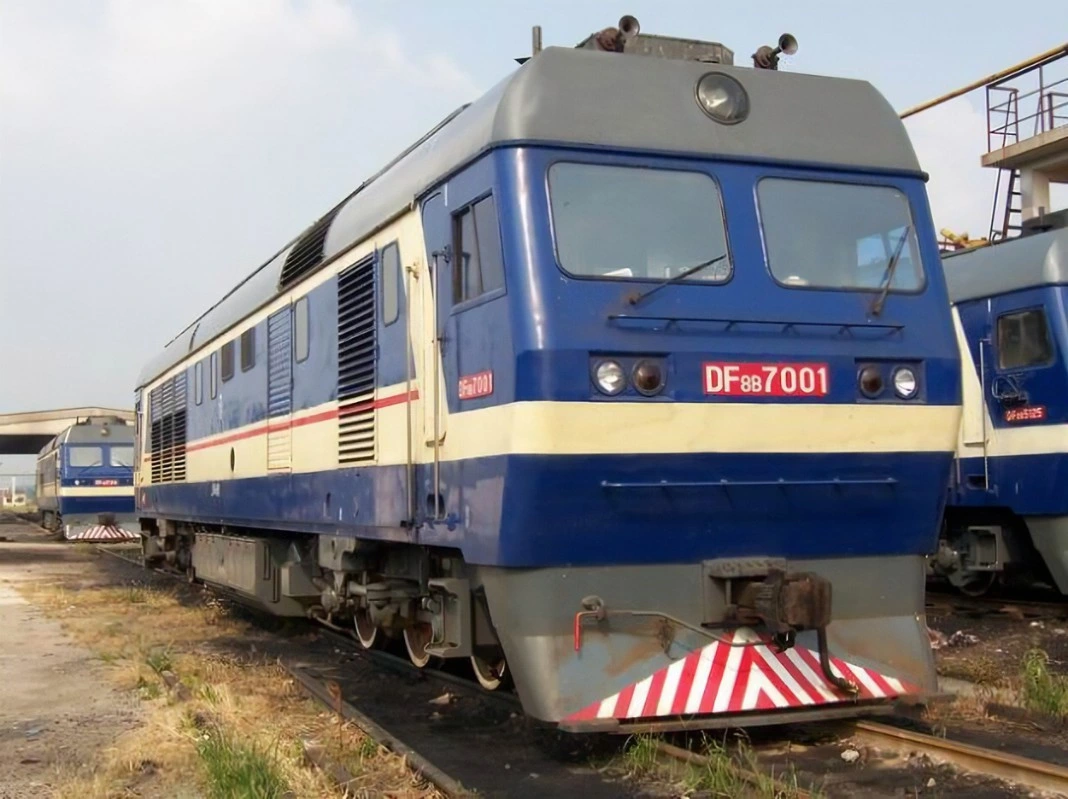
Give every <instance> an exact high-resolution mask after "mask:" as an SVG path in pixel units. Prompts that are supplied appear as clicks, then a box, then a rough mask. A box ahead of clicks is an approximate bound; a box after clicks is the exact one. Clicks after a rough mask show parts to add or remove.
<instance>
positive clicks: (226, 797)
mask: <svg viewBox="0 0 1068 799" xmlns="http://www.w3.org/2000/svg"><path fill="white" fill-rule="evenodd" d="M197 754H198V755H199V756H200V761H201V763H202V764H203V766H204V770H205V771H206V773H207V779H208V796H210V797H212V799H276V798H277V799H281V797H282V796H284V795H285V794H286V793H287V791H288V790H289V786H288V785H286V781H285V779H284V778H283V777H282V775H281V773H280V772H279V770H278V768H277V767H276V766H275V764H274V761H273V759H272V757H271V755H270V753H268V752H265V751H263V750H262V749H260V748H258V747H256V746H253V745H251V744H246V743H240V742H238V741H236V740H234V739H233V738H232V737H230V736H228V735H226V734H224V733H223V732H221V731H220V730H218V729H217V728H213V729H209V730H208V731H207V732H205V733H203V734H202V735H201V736H200V738H199V740H198V741H197Z"/></svg>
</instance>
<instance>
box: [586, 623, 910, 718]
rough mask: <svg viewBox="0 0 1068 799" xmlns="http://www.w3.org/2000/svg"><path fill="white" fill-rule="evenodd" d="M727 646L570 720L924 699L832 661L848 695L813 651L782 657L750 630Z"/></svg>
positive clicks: (713, 647) (898, 683)
mask: <svg viewBox="0 0 1068 799" xmlns="http://www.w3.org/2000/svg"><path fill="white" fill-rule="evenodd" d="M724 640H725V641H728V642H729V643H721V642H715V643H711V644H709V645H708V646H706V647H704V648H702V649H698V650H696V651H694V652H691V653H690V654H689V655H687V656H686V657H684V658H682V659H680V660H676V661H675V662H674V663H672V664H671V665H670V666H665V667H664V668H662V669H660V670H659V671H656V672H654V673H653V674H651V675H649V676H648V677H646V678H645V679H644V680H641V681H640V682H637V683H634V684H632V685H628V686H627V687H626V688H624V689H623V690H622V691H620V692H619V693H615V694H612V695H611V696H608V697H605V698H604V699H602V700H601V701H599V702H594V703H593V704H591V705H589V706H587V707H585V708H583V709H582V710H580V711H578V712H577V713H574V714H572V715H571V716H569V717H568V719H567V721H572V722H575V721H592V720H595V719H642V718H656V717H661V716H684V715H685V716H689V715H703V714H707V713H738V712H742V711H747V710H778V709H783V708H794V707H805V706H812V705H827V704H834V703H837V702H852V701H856V700H858V699H888V698H892V697H896V696H903V695H907V694H914V693H917V692H918V688H917V687H916V686H914V685H911V684H909V683H906V682H904V681H902V680H898V679H895V678H894V677H888V676H887V675H885V674H880V673H879V672H877V671H874V670H872V669H866V668H864V667H862V666H858V665H856V664H854V663H848V662H846V661H844V660H842V659H840V658H836V657H832V658H831V666H832V671H834V673H835V674H836V676H839V677H843V678H845V679H846V680H848V681H850V682H852V683H855V684H856V685H857V687H858V688H859V689H860V691H859V693H858V694H856V695H855V696H854V695H849V694H846V693H844V692H842V691H840V690H839V689H837V688H835V687H834V686H833V685H831V684H830V683H829V682H828V681H827V679H826V678H825V677H824V676H823V673H822V672H821V670H820V662H819V655H817V654H816V653H815V652H813V651H812V650H811V649H806V648H804V647H800V646H795V647H793V648H792V649H787V650H786V651H785V652H776V651H775V650H774V649H772V648H771V647H770V646H768V644H767V643H766V642H765V639H763V638H761V637H759V636H758V635H757V634H756V633H755V632H753V631H752V630H750V629H745V628H742V629H739V630H736V631H734V632H733V633H728V634H727V635H725V636H724Z"/></svg>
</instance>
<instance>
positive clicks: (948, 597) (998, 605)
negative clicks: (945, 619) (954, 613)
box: [925, 591, 1068, 618]
mask: <svg viewBox="0 0 1068 799" xmlns="http://www.w3.org/2000/svg"><path fill="white" fill-rule="evenodd" d="M925 604H926V605H927V606H928V607H943V608H945V607H947V606H948V607H949V608H950V609H954V608H960V609H968V610H977V611H989V612H990V613H1004V614H1011V613H1012V612H1013V611H1018V612H1019V613H1020V614H1021V615H1024V616H1028V615H1032V616H1040V617H1061V618H1064V617H1068V602H1065V601H1057V600H1050V601H1048V602H1044V601H1042V600H1037V599H1008V598H1005V599H1002V598H998V597H985V596H979V597H970V596H967V595H965V594H954V593H948V592H946V593H943V592H941V591H928V592H927V596H926V602H925Z"/></svg>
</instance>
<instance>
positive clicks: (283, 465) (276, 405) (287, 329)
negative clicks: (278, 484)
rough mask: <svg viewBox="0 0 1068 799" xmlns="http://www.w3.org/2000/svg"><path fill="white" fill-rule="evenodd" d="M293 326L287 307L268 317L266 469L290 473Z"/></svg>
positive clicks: (290, 312)
mask: <svg viewBox="0 0 1068 799" xmlns="http://www.w3.org/2000/svg"><path fill="white" fill-rule="evenodd" d="M292 413H293V322H292V311H291V310H290V308H289V306H286V307H285V308H283V309H282V310H280V311H277V312H275V313H273V314H271V315H270V316H269V317H267V468H268V470H271V471H275V470H279V469H288V468H290V466H291V463H292V457H293V433H292V429H291V421H290V414H292Z"/></svg>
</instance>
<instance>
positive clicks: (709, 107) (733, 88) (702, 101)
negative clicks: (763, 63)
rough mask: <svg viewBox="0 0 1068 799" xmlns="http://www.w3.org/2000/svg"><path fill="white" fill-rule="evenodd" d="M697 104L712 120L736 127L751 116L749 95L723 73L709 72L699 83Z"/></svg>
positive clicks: (740, 85)
mask: <svg viewBox="0 0 1068 799" xmlns="http://www.w3.org/2000/svg"><path fill="white" fill-rule="evenodd" d="M696 93H697V104H698V105H699V106H701V110H702V111H704V112H705V113H706V114H708V116H710V117H712V119H714V120H716V122H719V123H720V124H723V125H734V124H737V123H738V122H741V121H742V120H744V119H745V118H746V117H747V116H749V95H748V94H747V93H746V91H745V89H744V88H743V87H742V84H740V83H739V82H738V81H736V80H735V79H734V78H732V77H731V76H730V75H724V74H723V73H722V72H709V73H707V74H706V75H702V76H701V79H700V80H698V81H697V88H696Z"/></svg>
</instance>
